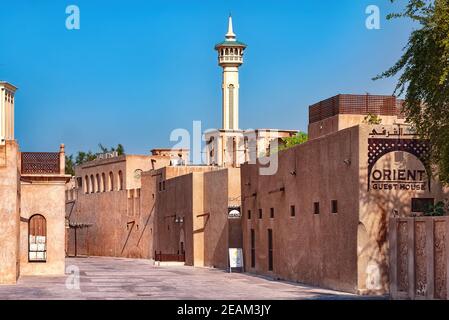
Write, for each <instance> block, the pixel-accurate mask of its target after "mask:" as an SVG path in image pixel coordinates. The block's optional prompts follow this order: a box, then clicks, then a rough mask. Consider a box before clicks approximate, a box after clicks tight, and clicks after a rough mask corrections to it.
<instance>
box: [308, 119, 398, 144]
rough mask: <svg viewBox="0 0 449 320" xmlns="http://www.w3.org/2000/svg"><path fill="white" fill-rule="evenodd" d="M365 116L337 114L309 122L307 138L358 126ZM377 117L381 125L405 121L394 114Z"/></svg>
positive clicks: (314, 137)
mask: <svg viewBox="0 0 449 320" xmlns="http://www.w3.org/2000/svg"><path fill="white" fill-rule="evenodd" d="M365 117H366V116H365V115H359V114H338V115H335V116H332V117H329V118H326V119H324V120H322V121H319V122H314V123H311V124H309V129H308V133H309V139H316V138H319V137H323V136H325V135H328V134H330V133H335V132H337V131H339V130H343V129H347V128H350V127H354V126H358V125H359V124H363V122H364V120H365ZM379 118H380V119H382V125H393V124H395V123H404V122H405V120H404V119H400V118H398V117H396V116H379Z"/></svg>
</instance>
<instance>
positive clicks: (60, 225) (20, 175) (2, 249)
mask: <svg viewBox="0 0 449 320" xmlns="http://www.w3.org/2000/svg"><path fill="white" fill-rule="evenodd" d="M16 90H17V88H16V87H14V86H13V85H11V84H9V83H6V82H0V132H1V137H0V261H1V263H0V284H13V283H15V282H16V281H17V279H18V277H19V276H20V275H63V274H64V272H65V260H64V259H65V252H64V239H65V226H64V212H65V210H64V204H65V202H64V191H65V184H66V182H67V181H68V180H69V178H70V176H67V175H65V150H64V145H61V147H60V150H59V152H20V150H19V145H18V143H17V141H16V140H15V138H14V96H15V92H16Z"/></svg>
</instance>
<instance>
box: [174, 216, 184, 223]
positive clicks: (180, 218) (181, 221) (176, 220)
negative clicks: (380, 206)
mask: <svg viewBox="0 0 449 320" xmlns="http://www.w3.org/2000/svg"><path fill="white" fill-rule="evenodd" d="M175 223H177V224H183V223H184V217H176V218H175Z"/></svg>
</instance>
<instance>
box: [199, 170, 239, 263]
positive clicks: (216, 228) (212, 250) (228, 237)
mask: <svg viewBox="0 0 449 320" xmlns="http://www.w3.org/2000/svg"><path fill="white" fill-rule="evenodd" d="M197 192H199V190H198V191H197ZM240 195H241V194H240V169H237V168H229V169H223V170H219V171H214V172H207V173H205V174H204V212H205V213H206V214H208V215H207V216H205V221H204V222H205V225H204V265H205V266H207V267H215V268H222V269H225V268H227V267H228V255H229V253H228V249H229V248H241V247H242V243H241V227H240V228H237V230H235V228H234V229H233V228H230V227H229V220H228V208H229V206H231V205H236V206H240V205H241V197H240ZM239 222H241V221H240V220H239ZM231 232H232V233H231Z"/></svg>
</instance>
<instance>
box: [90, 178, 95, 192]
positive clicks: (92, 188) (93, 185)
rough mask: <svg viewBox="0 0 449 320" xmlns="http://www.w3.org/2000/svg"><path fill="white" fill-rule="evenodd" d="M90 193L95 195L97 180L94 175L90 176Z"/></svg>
mask: <svg viewBox="0 0 449 320" xmlns="http://www.w3.org/2000/svg"><path fill="white" fill-rule="evenodd" d="M90 193H95V179H94V175H93V174H92V175H91V176H90Z"/></svg>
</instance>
